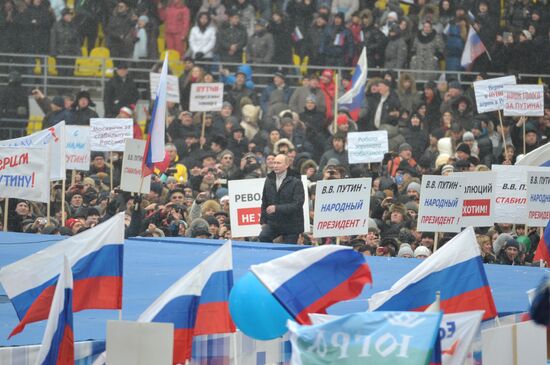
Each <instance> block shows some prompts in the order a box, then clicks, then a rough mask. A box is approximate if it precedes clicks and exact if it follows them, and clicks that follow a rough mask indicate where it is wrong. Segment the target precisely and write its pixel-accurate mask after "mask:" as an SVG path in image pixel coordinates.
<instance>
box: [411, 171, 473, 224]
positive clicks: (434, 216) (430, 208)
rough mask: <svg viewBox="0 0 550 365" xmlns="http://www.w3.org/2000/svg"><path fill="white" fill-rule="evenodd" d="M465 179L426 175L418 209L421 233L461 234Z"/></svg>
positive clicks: (423, 178) (452, 176) (423, 177)
mask: <svg viewBox="0 0 550 365" xmlns="http://www.w3.org/2000/svg"><path fill="white" fill-rule="evenodd" d="M463 185H464V184H463V178H462V177H460V176H457V175H456V174H451V175H448V176H436V175H424V176H422V188H421V190H420V204H419V207H418V226H417V229H418V230H419V231H420V232H460V228H461V223H460V220H461V217H462V190H463V188H462V187H463Z"/></svg>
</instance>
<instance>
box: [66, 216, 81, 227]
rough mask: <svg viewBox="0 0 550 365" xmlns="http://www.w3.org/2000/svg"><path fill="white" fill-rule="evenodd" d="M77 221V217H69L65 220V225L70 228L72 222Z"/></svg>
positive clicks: (72, 224)
mask: <svg viewBox="0 0 550 365" xmlns="http://www.w3.org/2000/svg"><path fill="white" fill-rule="evenodd" d="M76 222H78V219H76V218H69V219H67V220H66V221H65V227H67V228H69V229H72V228H73V226H74V224H75V223H76Z"/></svg>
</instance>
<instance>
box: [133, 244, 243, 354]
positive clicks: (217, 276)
mask: <svg viewBox="0 0 550 365" xmlns="http://www.w3.org/2000/svg"><path fill="white" fill-rule="evenodd" d="M232 287H233V259H232V252H231V241H227V242H226V243H225V244H224V245H223V246H222V247H220V248H219V249H217V250H216V251H215V252H214V253H213V254H212V255H210V256H208V257H207V258H206V259H205V260H204V261H203V262H201V263H200V264H199V265H197V266H196V267H195V268H193V269H192V270H191V271H189V272H188V273H187V274H186V275H185V276H184V277H182V278H181V279H179V280H178V281H177V282H175V283H174V284H172V286H171V287H170V288H168V289H167V290H166V291H165V292H164V293H162V294H161V296H160V297H158V298H157V300H155V302H154V303H153V304H151V305H150V306H149V308H147V309H146V310H145V311H144V312H143V313H142V314H141V315H140V316H139V318H138V321H139V322H163V323H173V324H174V360H173V362H174V364H178V363H179V364H184V363H185V361H186V360H188V359H191V354H192V344H193V336H199V335H207V334H215V333H230V332H235V325H234V324H233V321H232V320H231V317H230V315H229V305H228V303H229V292H230V290H231V288H232Z"/></svg>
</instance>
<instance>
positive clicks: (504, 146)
mask: <svg viewBox="0 0 550 365" xmlns="http://www.w3.org/2000/svg"><path fill="white" fill-rule="evenodd" d="M498 120H499V121H500V133H501V134H502V151H503V152H506V137H505V136H504V124H503V123H502V113H501V111H500V109H499V110H498Z"/></svg>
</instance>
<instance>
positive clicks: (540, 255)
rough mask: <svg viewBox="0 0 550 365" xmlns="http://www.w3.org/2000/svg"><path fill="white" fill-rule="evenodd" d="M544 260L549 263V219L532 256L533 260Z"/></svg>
mask: <svg viewBox="0 0 550 365" xmlns="http://www.w3.org/2000/svg"><path fill="white" fill-rule="evenodd" d="M541 260H542V261H546V263H549V264H550V220H549V221H548V224H547V225H546V228H545V229H544V233H543V235H542V237H541V238H540V241H539V245H538V246H537V250H536V251H535V257H533V262H537V261H541Z"/></svg>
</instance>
